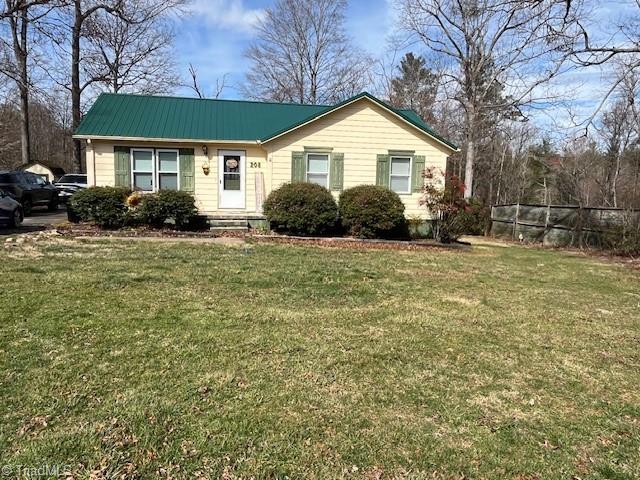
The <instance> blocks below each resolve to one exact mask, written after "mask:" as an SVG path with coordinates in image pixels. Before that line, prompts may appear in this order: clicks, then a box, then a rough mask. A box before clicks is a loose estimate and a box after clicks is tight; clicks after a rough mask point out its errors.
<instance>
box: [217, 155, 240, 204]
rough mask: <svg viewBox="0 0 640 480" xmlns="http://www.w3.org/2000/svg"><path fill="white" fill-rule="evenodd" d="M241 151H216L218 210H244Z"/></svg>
mask: <svg viewBox="0 0 640 480" xmlns="http://www.w3.org/2000/svg"><path fill="white" fill-rule="evenodd" d="M245 170H246V168H245V153H244V151H243V150H219V151H218V172H219V173H218V176H219V179H218V183H219V188H218V191H219V192H220V193H219V201H220V205H219V207H220V208H239V209H243V208H245V198H244V184H245V180H244V175H245Z"/></svg>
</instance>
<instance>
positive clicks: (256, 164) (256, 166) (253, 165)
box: [249, 162, 261, 168]
mask: <svg viewBox="0 0 640 480" xmlns="http://www.w3.org/2000/svg"><path fill="white" fill-rule="evenodd" d="M249 167H250V168H261V167H260V162H250V163H249Z"/></svg>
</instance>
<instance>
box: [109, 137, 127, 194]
mask: <svg viewBox="0 0 640 480" xmlns="http://www.w3.org/2000/svg"><path fill="white" fill-rule="evenodd" d="M113 161H114V165H113V166H114V171H115V181H114V184H115V186H116V187H127V188H131V149H130V148H129V147H122V146H120V145H116V146H114V147H113Z"/></svg>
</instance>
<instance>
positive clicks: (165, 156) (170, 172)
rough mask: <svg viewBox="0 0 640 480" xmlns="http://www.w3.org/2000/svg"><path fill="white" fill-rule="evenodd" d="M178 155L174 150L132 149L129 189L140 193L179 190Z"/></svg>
mask: <svg viewBox="0 0 640 480" xmlns="http://www.w3.org/2000/svg"><path fill="white" fill-rule="evenodd" d="M179 172H180V155H179V153H178V150H176V149H168V148H158V149H153V148H135V147H134V148H132V149H131V188H133V190H136V191H141V192H155V191H157V190H179V189H180V173H179Z"/></svg>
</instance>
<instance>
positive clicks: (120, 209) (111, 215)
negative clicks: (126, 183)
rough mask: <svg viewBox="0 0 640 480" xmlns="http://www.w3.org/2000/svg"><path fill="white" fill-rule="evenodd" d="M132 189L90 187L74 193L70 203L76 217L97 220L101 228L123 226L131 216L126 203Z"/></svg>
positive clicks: (86, 220) (88, 220)
mask: <svg viewBox="0 0 640 480" xmlns="http://www.w3.org/2000/svg"><path fill="white" fill-rule="evenodd" d="M130 194H131V190H129V189H127V188H120V187H90V188H86V189H84V190H80V191H78V192H76V193H74V194H73V196H72V197H71V198H70V199H69V205H70V207H71V211H72V212H73V215H74V218H75V219H77V220H79V221H81V222H95V223H96V224H97V225H98V226H99V227H101V228H121V227H123V226H124V225H125V224H126V223H127V220H128V217H129V209H128V208H127V206H126V205H125V201H126V198H127V197H128V196H129V195H130Z"/></svg>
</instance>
